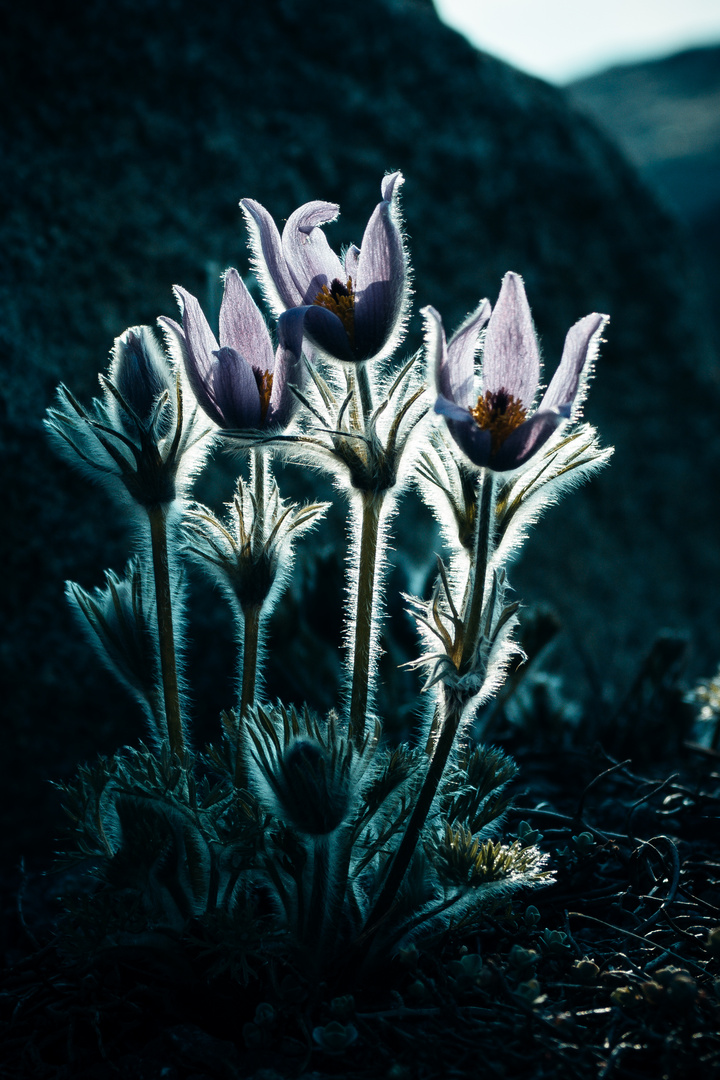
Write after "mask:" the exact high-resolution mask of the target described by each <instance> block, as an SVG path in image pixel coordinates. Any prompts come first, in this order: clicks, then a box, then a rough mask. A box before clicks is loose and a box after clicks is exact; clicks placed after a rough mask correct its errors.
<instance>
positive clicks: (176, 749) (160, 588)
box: [147, 504, 184, 756]
mask: <svg viewBox="0 0 720 1080" xmlns="http://www.w3.org/2000/svg"><path fill="white" fill-rule="evenodd" d="M167 513H168V507H167V506H165V505H163V504H159V505H157V506H150V507H148V508H147V515H148V519H149V521H150V543H151V546H152V560H153V575H154V578H155V604H156V608H157V625H158V642H159V646H160V673H161V677H162V685H163V695H164V700H165V722H166V723H167V733H168V741H169V743H170V750H171V751H172V752H173V753H174V754H177V755H178V756H180V755H182V753H183V750H184V740H183V729H182V716H181V713H180V692H179V690H178V676H177V659H176V656H175V635H174V632H173V612H172V592H171V589H170V564H169V560H168V545H167Z"/></svg>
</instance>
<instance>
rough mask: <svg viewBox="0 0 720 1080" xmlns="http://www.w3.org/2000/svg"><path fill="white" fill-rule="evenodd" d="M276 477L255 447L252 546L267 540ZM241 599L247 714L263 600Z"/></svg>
mask: <svg viewBox="0 0 720 1080" xmlns="http://www.w3.org/2000/svg"><path fill="white" fill-rule="evenodd" d="M269 479H270V480H271V479H272V476H271V474H270V470H269V467H268V462H267V458H266V452H265V450H263V449H254V450H252V451H251V453H250V484H251V487H252V489H253V494H254V497H255V518H254V521H253V524H252V533H253V535H252V547H253V548H259V547H261V546H262V545H263V543H264V540H265V535H264V534H265V505H266V501H267V484H268V480H269ZM265 599H267V596H265V597H264V598H263V599H259V598H258V599H255V598H251V599H240V609H241V611H242V619H243V645H242V676H241V689H240V716H241V717H243V716H244V715H245V714H246V713H247V710H248V709H249V708H250V706H251V705H253V704H254V703H255V691H256V687H257V675H258V650H259V648H260V620H261V613H262V609H263V600H265Z"/></svg>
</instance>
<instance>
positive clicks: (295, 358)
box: [159, 269, 303, 429]
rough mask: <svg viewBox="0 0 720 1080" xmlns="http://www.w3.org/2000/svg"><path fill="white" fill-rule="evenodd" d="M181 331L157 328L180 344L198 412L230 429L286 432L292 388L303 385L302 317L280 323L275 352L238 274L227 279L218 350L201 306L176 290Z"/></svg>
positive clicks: (170, 323)
mask: <svg viewBox="0 0 720 1080" xmlns="http://www.w3.org/2000/svg"><path fill="white" fill-rule="evenodd" d="M175 295H176V297H177V300H178V303H179V304H180V307H181V310H182V326H179V325H178V324H177V323H176V322H175V321H174V320H173V319H168V318H165V317H162V318H161V319H159V322H160V324H161V325H162V326H164V327H165V328H166V329H167V330H169V331H170V332H171V333H172V334H174V335H175V336H176V337H178V338H179V339H180V341H181V342H182V345H183V346H184V348H183V354H184V359H185V370H186V372H187V377H188V380H189V382H190V385H191V387H192V389H193V393H194V394H195V397H196V398H197V400H198V403H199V404H200V406H201V407H202V408H203V409H204V410H205V412H206V413H207V414H208V416H209V417H210V418H211V419H212V420H214V421H215V423H216V424H217V425H218V426H219V427H221V428H226V429H234V428H239V429H242V428H246V429H247V428H265V427H271V426H273V425H279V426H284V425H285V424H287V423H288V421H289V420H290V417H291V414H292V411H293V408H294V405H295V398H294V395H293V393H292V390H291V383H293V382H299V381H301V374H302V367H301V364H300V359H301V356H302V337H303V326H302V313H301V312H295V311H293V312H288V313H287V314H285V315H283V316H282V318H281V319H280V321H279V323H278V328H277V333H278V342H279V344H278V348H277V351H276V352H274V351H273V346H272V342H271V340H270V334H269V331H268V328H267V326H266V325H265V320H264V319H263V317H262V315H261V313H260V311H259V309H258V307H257V305H256V304H255V302H254V300H253V299H252V297H251V296H250V293H249V292H248V290H247V288H246V286H245V284H244V282H243V280H242V278H241V277H240V275H239V274H238V272H237V270H235V269H230V270H228V271H227V273H226V275H225V288H224V291H223V299H222V304H221V306H220V344H218V342H217V340H216V339H215V335H214V334H213V332H212V330H211V329H210V326H209V324H208V321H207V319H206V318H205V316H204V314H203V312H202V309H201V307H200V304H199V303H198V301H197V300H196V298H195V297H194V296H192V295H191V294H190V293H189V292H187V291H186V290H185V289H182V288H180V286H179V285H176V286H175Z"/></svg>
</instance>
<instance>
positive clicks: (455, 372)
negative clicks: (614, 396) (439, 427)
mask: <svg viewBox="0 0 720 1080" xmlns="http://www.w3.org/2000/svg"><path fill="white" fill-rule="evenodd" d="M423 315H424V317H425V326H426V342H427V349H428V354H429V357H430V361H431V365H432V367H433V369H434V372H435V386H436V389H437V393H438V397H437V401H436V402H435V412H437V413H440V414H441V415H442V416H444V417H445V419H446V421H447V425H448V429H449V431H450V434H451V435H452V437H453V439H454V440H455V442H456V443H457V444H458V446H459V447H460V449H461V450H462V451H463V453H465V454H466V455H467V457H469V458H470V460H471V461H472V462H473V463H474V464H475V465H478V466H482V467H487V468H490V469H492V470H493V471H494V472H508V471H509V470H510V469H516V468H517V467H518V466H520V465H523V464H524V463H525V462H526V461H527V460H528V459H529V458H531V457H532V456H533V454H535V453H537V451H538V450H539V449H540V448H541V447H542V446H543V445H544V444H545V443H546V442H547V440H548V439H549V438H550V436H551V435H552V433H553V432H554V431H555V429H556V428H557V427H558V425H559V424H561V423H562V421H563V420H566V419H568V418H569V417H570V415H571V413H572V412H573V406H574V405H575V404H576V402H577V405H578V407H579V404H580V400H579V399H580V397H581V395H580V393H579V390H580V387H581V385H583V384H584V383H585V381H586V380H587V376H588V374H589V371H590V368H591V366H592V361H593V360H594V358H595V355H596V353H597V346H598V341H599V338H600V334H601V333H602V330H603V328H604V326H605V324H606V323H607V321H608V316H607V315H598V314H597V313H593V314H592V315H586V316H585V318H584V319H580V321H579V322H576V323H575V325H574V326H573V327H571V329H570V330H569V331H568V334H567V337H566V338H565V348H564V349H563V354H562V359H561V361H560V364H559V366H558V369H557V371H556V372H555V374H554V375H553V377H552V380H551V382H550V385H549V386H548V388H547V390H546V391H545V394H544V396H543V398H542V400H541V402H540V406H539V408H538V409H537V411H533V405H534V401H535V396H536V394H537V390H538V384H539V379H540V350H539V348H538V342H537V338H536V336H535V330H534V328H533V324H532V316H531V314H530V307H529V305H528V302H527V297H526V296H525V288H524V286H523V283H522V279H521V278H520V277H518V275H517V274H513V273H508V274H506V275H505V277H504V278H503V283H502V288H501V289H500V296H499V297H498V302H497V305H496V307H495V310H494V311H493V312H492V315H491V308H490V304H489V303H488V301H487V300H483V301H482V303H481V304H480V305H479V307H478V308H477V310H476V311H475V312H473V314H472V315H471V316H469V318H468V319H466V321H465V322H464V323H463V325H462V326H461V327H460V329H459V330H458V331H457V332H456V333H455V334H454V335H453V337H452V338H451V339H450V342H449V343H447V342H446V340H445V331H444V329H443V325H442V320H441V318H440V316H439V314H438V313H437V311H435V309H434V308H432V307H427V308H425V309H424V310H423ZM486 323H487V333H486V335H485V345H484V349H483V359H482V393H481V394H480V395H479V396H477V397H476V394H475V391H474V377H475V364H474V360H475V354H476V352H477V350H478V344H479V335H480V332H481V330H482V329H483V327H484V326H485V324H486ZM575 411H576V412H577V409H576V410H575Z"/></svg>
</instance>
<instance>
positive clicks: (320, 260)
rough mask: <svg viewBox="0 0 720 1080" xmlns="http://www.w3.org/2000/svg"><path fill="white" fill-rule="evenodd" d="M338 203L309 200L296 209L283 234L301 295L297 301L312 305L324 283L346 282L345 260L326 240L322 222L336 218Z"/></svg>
mask: <svg viewBox="0 0 720 1080" xmlns="http://www.w3.org/2000/svg"><path fill="white" fill-rule="evenodd" d="M339 210H340V207H339V206H338V205H337V203H326V202H318V201H315V202H309V203H305V204H304V205H303V206H300V207H298V209H297V210H294V211H293V213H292V214H291V215H290V217H289V218H288V219H287V224H286V225H285V228H284V229H283V234H282V250H283V255H284V256H285V262H286V265H287V268H288V271H289V273H290V274H291V276H292V279H293V281H294V283H295V288H296V289H297V292H298V293H299V295H300V300H299V301H296V303H300V304H312V303H313V302H314V301H315V298H316V296H317V294H318V293H319V292H320V290H321V289H322V287H323V285H329V284H331V283H332V282H333V281H335V280H336V279H337V280H338V281H341V282H342V283H343V284H345V282H344V281H343V276H344V270H343V266H342V263H341V262H340V260H339V259H338V257H337V255H336V254H335V252H334V251H333V250H332V248H331V247H330V245H329V244H328V242H327V238H326V237H325V234H324V232H323V231H322V229H321V228H319V226H320V225H326V224H327V223H328V222H329V221H334V220H335V218H336V217H337V216H338V213H339Z"/></svg>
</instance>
